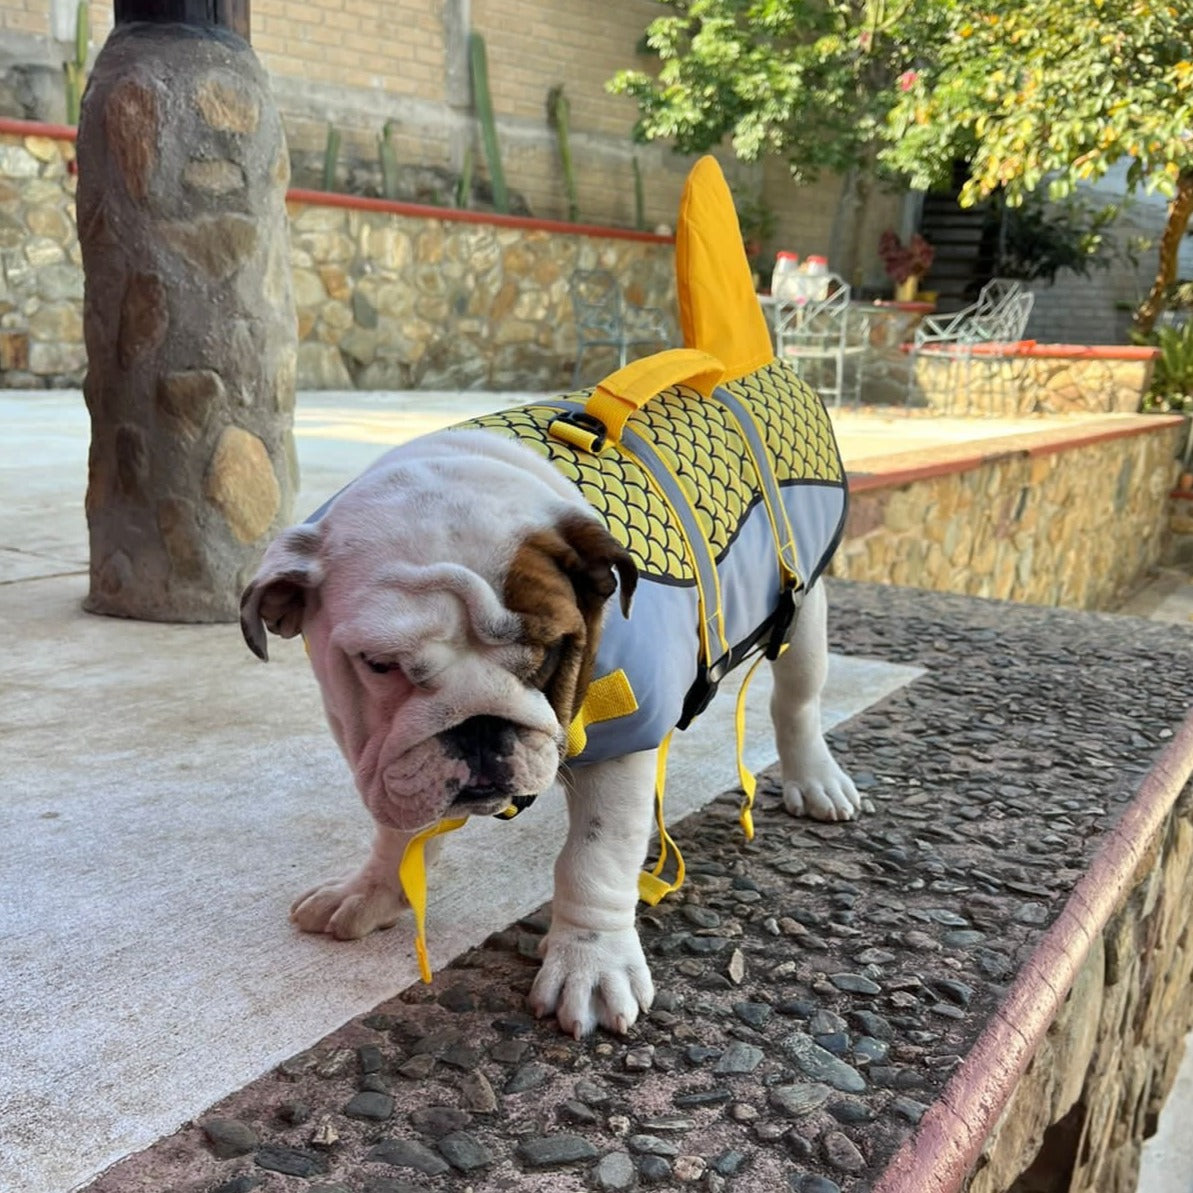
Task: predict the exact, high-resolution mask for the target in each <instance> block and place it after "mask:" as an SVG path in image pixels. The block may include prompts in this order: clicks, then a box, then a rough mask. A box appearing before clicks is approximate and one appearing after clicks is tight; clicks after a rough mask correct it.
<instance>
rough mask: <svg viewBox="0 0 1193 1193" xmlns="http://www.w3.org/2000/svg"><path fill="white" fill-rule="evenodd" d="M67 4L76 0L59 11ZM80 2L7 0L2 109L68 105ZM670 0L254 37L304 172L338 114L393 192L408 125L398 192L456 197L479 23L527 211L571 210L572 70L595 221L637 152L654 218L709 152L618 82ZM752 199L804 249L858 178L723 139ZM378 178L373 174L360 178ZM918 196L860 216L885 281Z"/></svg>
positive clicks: (323, 5)
mask: <svg viewBox="0 0 1193 1193" xmlns="http://www.w3.org/2000/svg"><path fill="white" fill-rule="evenodd" d="M88 3H89V8H90V13H91V30H92V46H93V48H94V50H96V51H98V50H99V48H100V47H101V46H102V45H103V42H104V38H105V37H106V36H107V34H108V31H109V30H110V28H111V23H112V5H111V3H110V0H88ZM53 10H60V11H59V12H57V13H56V12H55V11H53ZM74 11H75V0H0V116H11V117H17V118H23V119H27V120H49V121H61V120H63V119H64V118H65V115H64V101H63V85H62V63H63V62H64V60H65V59H66V58H67V57H69V56H70V55H71V53H72V51H73V45H72V43H73V36H74ZM659 12H660V9H659V6H658V5H657V4H655V3H654V2H653V0H606V2H605V3H602V4H592V3H591V2H590V0H550V2H547V0H442V2H441V3H437V4H434V5H428V4H425V3H419V2H417V0H389V2H388V3H382V2H381V0H255V2H254V3H253V5H252V35H253V36H252V41H253V48H254V50H255V52H256V54H257V56H258V57H259V59H260V61H261V64H262V65H263V66H264V67H265V69H266V71H267V72H268V74H269V77H270V84H271V88H272V90H273V93H274V97H275V100H276V102H277V105H278V108H279V110H280V111H281V113H282V115H283V119H284V121H285V126H286V136H287V140H288V141H289V144H290V147H291V149H292V150H293V151H294V171H293V176H294V179H295V185H301V186H307V185H317V183H316V181H315V180H316V179H317V178H318V177H319V175H320V174H321V170H322V158H323V151H324V146H325V144H326V140H327V133H328V128H329V126H334V127H335V128H336V129H337V130H338V131H339V132H340V134H341V153H340V160H339V167H338V169H337V186H339V187H341V188H344V189H349V188H350V189H352V190H353V193H357V194H379V193H380V191H379V190H378V189H377V188H378V186H379V184H380V170H379V168H378V164H377V163H378V150H377V137H378V134H379V133H380V132H381V129H382V126H383V125H386V124H388V125H389V126H390V128H391V130H392V134H391V141H392V144H393V146H394V148H395V151H396V155H397V160H398V165H399V191H398V196H397V197H399V198H402V199H406V200H409V201H420V202H436V201H438V202H443V201H447V199H448V197H449V196H450V195H451V193H452V189H453V186H454V183H455V180H456V179H457V178H458V177H459V175H460V173H461V167H462V165H463V162H464V156H465V153H466V152H467V151H468V150H469V149H470V150H471V152H472V165H473V178H474V183H475V195H476V198H477V201H478V202H479V203H480V204H485V203H487V200H488V197H489V195H490V194H491V191H490V187H489V169H488V165H487V163H486V161H485V158H484V152H483V148H482V145H481V138H480V130H479V125H478V122H477V120H476V116H475V113H474V110H473V105H472V98H471V85H470V81H469V68H468V59H467V36H466V35H467V33H468V31H469V30H476V31H477V32H479V33H480V34H482V35H483V36H484V38H485V41H486V46H487V57H488V64H489V79H490V90H491V92H492V96H493V107H494V114H495V118H496V123H497V130H498V137H499V140H500V144H501V152H502V162H503V167H504V171H505V175H506V179H507V182H508V185H509V188H510V192H511V201H512V203H513V206H512V207H511V211H515V212H520V213H522V214H530V215H533V216H535V217H536V218H539V219H562V218H565V217H566V215H567V210H568V197H567V192H566V188H565V185H564V178H563V170H562V168H561V165H560V157H559V147H558V141H557V138H556V134H555V131H554V129H553V128H552V127H551V125H550V123H549V122H548V120H547V115H546V101H547V94H548V92H549V90H550V89H551V88H552V87H553V86H555V85H556V84H561V83H562V84H564V85H565V87H566V92H565V94H566V96H567V98H568V101H569V105H570V120H569V125H570V136H571V144H572V153H573V158H574V161H575V163H576V167H575V173H576V184H577V189H578V192H579V204H580V216H581V219H583V220H585V221H587V222H590V223H595V224H612V225H616V226H621V227H632V226H633V225H634V218H635V208H634V175H633V162H634V159H635V158H637V160H638V163H639V166H640V168H641V171H642V176H643V180H644V206H645V219H646V226H647V227H648V228H653V227H656V226H658V225H660V224H666V225H670V226H673V225H674V222H675V212H676V204H677V203H678V200H679V195H680V190H681V188H682V186H683V181H684V178H685V176H686V174H687V172H688V169H689V168H690V166H691V164H692V162H693V161H694V157H693V156H692V155H687V154H678V153H676V152H675V151H674V150H673V149H672V147H671V146H670V145H669V144H667V143H664V142H658V143H654V144H647V145H643V144H638V143H635V142H634V141H633V140H632V139H631V136H630V134H631V130H632V127H633V124H634V121H635V119H636V105H635V103H634V101H633V100H632V99H630V98H629V97H627V96H624V95H613V94H611V93H610V92H609V91H608V90H607V88H606V86H605V84H606V82H607V81H608V80H609V79H610V78H611V77H612V76H613V75H614V74H615V73H616V72H617V71H618V70H620V69H622V68H634V67H637V68H642V69H646V70H651V69H655V68H657V65H658V59H657V57H655V56H654V55H653V54H640V53H639V52H638V49H637V46H638V43H639V41H640V39H641V38H642V36H643V34H644V32H645V29H646V26H647V24H648V23H649V22H650V21H651V20H652V19H653V18H654V17H656V16H658V15H659ZM723 159H724V160H723V165H724V166H725V169H726V175H727V177H728V179H729V182H730V185H731V187H732V188H733V191H734V193H735V194H736V195H739V196H740V197H741V198H743V199H744V198H754V197H757V196H759V195H762V196H764V197H765V199H766V202H767V204H768V206H769V207H770V208H771V209H772V211H773V212H774V214H775V217H776V227H775V232H774V235H773V237H772V239H771V242H770V243H769V244H767V245H766V246H765V252H766V257H767V266H766V267H767V270H769V261H770V260H773V253H774V252H775V251H776V250H777V249H791V250H794V251H795V252H798V253H800V254H801V255H806V254H808V253H817V252H819V253H824V252H826V251H827V249H828V247H829V241H830V238H831V235H832V227H833V221H834V217H835V213H836V212H837V209H838V205H839V201H840V195H841V181H840V179H839V178H837V177H834V176H832V175H829V174H827V173H826V174H825V175H823V176H822V177H821V178H820V179H818V180H817V181H814V182H806V183H800V184H798V185H797V184H796V183H794V182H793V181H792V178H791V175H790V172H789V171H788V169H787V167H786V164H785V163H784V162H783V161H781V160H779V159H774V160H772V161H771V162H769V163H759V164H754V163H742V162H738V161H737V160H736V158H735V157H734V156H733V154H732V153H731V152H729V151H726V152H725V153H724V154H723ZM362 187H363V188H367V189H358V188H362ZM900 202H901V196H900V195H898V194H897V193H896V192H894V191H891V190H889V189H886V188H881V187H873V188H872V194H871V196H870V198H869V201H868V203H867V205H866V210H865V211H864V212H862V213H861V214H860V216H859V218H858V220H857V223H858V225H859V231H858V233H857V241H858V245H859V246H860V249H861V257H862V261H863V263H864V264H863V269H864V273H865V278H866V280H867V281H868V282H874V283H878V284H881V283H882V279H883V273H882V268H881V265H880V264H879V262H878V254H877V247H878V236H879V234H880V233H881V232H882V230H883V229H884V228H886V227H888V226H891V225H896V224H898V222H899V210H900Z"/></svg>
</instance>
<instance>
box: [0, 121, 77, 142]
mask: <svg viewBox="0 0 1193 1193" xmlns="http://www.w3.org/2000/svg"><path fill="white" fill-rule="evenodd" d="M0 133H9V134H11V135H12V136H14V137H48V138H49V139H50V140H51V141H74V140H76V139H77V137H78V135H79V130H78V129H77V128H72V127H71V126H70V125H69V124H43V123H42V122H41V121H40V120H13V119H12V118H11V117H10V116H0Z"/></svg>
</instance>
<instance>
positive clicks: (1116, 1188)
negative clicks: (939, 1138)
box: [966, 787, 1193, 1193]
mask: <svg viewBox="0 0 1193 1193" xmlns="http://www.w3.org/2000/svg"><path fill="white" fill-rule="evenodd" d="M1139 847H1140V849H1141V851H1142V854H1143V859H1142V861H1141V863H1140V865H1139V867H1138V870H1137V872H1136V881H1135V883H1134V884H1133V886H1132V889H1131V890H1130V892H1129V894H1128V895H1127V897H1126V899H1125V900H1124V901H1123V903H1122V904H1121V906H1120V907H1119V908H1118V910H1117V911H1116V912H1115V914H1114V915H1113V917H1112V918H1111V920H1110V922H1109V923H1108V924H1107V925H1106V927H1105V929H1104V930H1103V931H1102V934H1101V935H1100V936H1099V937H1096V938H1095V939H1094V941H1093V943H1092V946H1091V948H1090V951H1089V955H1088V957H1087V958H1086V960H1085V963H1084V965H1083V966H1082V968H1081V970H1080V972H1079V974H1078V976H1077V980H1076V981H1075V982H1074V984H1073V987H1072V990H1071V991H1070V992H1069V995H1068V998H1067V999H1066V1001H1065V1003H1064V1005H1063V1007H1062V1008H1061V1011H1060V1013H1059V1014H1058V1015H1057V1017H1056V1019H1055V1021H1054V1022H1053V1023H1052V1025H1051V1027H1050V1028H1049V1030H1048V1034H1047V1036H1046V1037H1045V1038H1044V1040H1043V1041H1042V1043H1041V1045H1040V1047H1039V1050H1038V1051H1037V1052H1036V1055H1035V1057H1034V1058H1033V1060H1032V1062H1031V1064H1030V1065H1029V1067H1028V1069H1027V1071H1026V1072H1025V1073H1024V1074H1023V1076H1022V1077H1021V1078H1020V1080H1019V1083H1018V1085H1017V1086H1016V1088H1015V1092H1014V1094H1013V1095H1012V1097H1011V1099H1010V1101H1009V1102H1008V1104H1007V1107H1006V1109H1005V1110H1004V1111H1003V1114H1002V1117H1001V1119H1000V1121H999V1123H998V1126H997V1127H996V1129H995V1130H994V1132H993V1134H992V1135H991V1137H990V1139H989V1140H988V1141H987V1143H986V1146H985V1148H984V1149H983V1152H982V1155H981V1157H980V1158H979V1160H978V1163H977V1165H976V1166H975V1170H974V1174H973V1176H972V1177H971V1179H970V1180H969V1182H968V1183H967V1185H966V1193H1005V1191H1006V1190H1010V1189H1015V1190H1022V1191H1023V1193H1033V1191H1035V1190H1046V1189H1047V1190H1051V1189H1058V1190H1059V1189H1064V1190H1066V1191H1067V1193H1135V1191H1136V1187H1137V1182H1138V1177H1139V1158H1140V1149H1141V1147H1142V1144H1143V1141H1144V1140H1145V1139H1146V1138H1148V1137H1149V1136H1150V1135H1152V1134H1153V1133H1154V1131H1155V1127H1156V1120H1157V1118H1158V1117H1159V1113H1160V1109H1161V1107H1162V1106H1163V1104H1164V1099H1165V1097H1166V1096H1167V1094H1168V1091H1169V1089H1170V1088H1171V1087H1172V1083H1173V1081H1174V1080H1175V1078H1176V1073H1177V1069H1178V1068H1179V1067H1180V1063H1181V1058H1182V1056H1183V1054H1184V1041H1185V1037H1186V1035H1187V1034H1188V1032H1189V1030H1190V1028H1193V947H1190V940H1189V908H1190V907H1191V906H1193V788H1190V787H1187V788H1186V789H1185V792H1184V795H1183V796H1182V798H1181V799H1180V800H1179V801H1178V802H1177V804H1176V805H1175V807H1174V808H1173V809H1172V811H1171V812H1170V813H1169V815H1168V817H1167V819H1166V821H1165V823H1164V824H1163V826H1162V828H1161V830H1160V832H1159V833H1157V834H1156V836H1155V837H1154V838H1153V839H1152V840H1150V841H1147V842H1140V843H1139ZM1142 1193H1146V1190H1144V1191H1142Z"/></svg>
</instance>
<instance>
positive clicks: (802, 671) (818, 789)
mask: <svg viewBox="0 0 1193 1193" xmlns="http://www.w3.org/2000/svg"><path fill="white" fill-rule="evenodd" d="M827 622H828V601H827V600H826V599H825V593H824V585H823V584H820V583H816V584H814V585H812V587H811V588H810V589H808V591H807V593H806V594H805V596H804V601H803V605H802V606H801V608H800V610H799V613H798V615H797V616H796V618H795V621H794V623H793V624H792V627H791V630H790V632H789V633H788V636H787V643H788V646H787V650H786V651H784V653H783V654H782V655H780V656H779V658H777V659H776V660H775V662H774V663H773V665H772V666H773V669H774V677H775V686H774V691H773V693H772V695H771V703H770V713H771V720H772V721H773V722H774V726H775V744H776V745H777V746H778V749H779V761H780V763H781V765H782V775H783V804H784V806H785V807H786V808H787V811H788V812H790V813H791V814H792V815H793V816H811V817H813V818H814V819H816V820H852V819H853V818H854V817H855V816H856V815H857V814H858V811H859V809H860V808H861V799H860V797H859V796H858V793H857V789H856V788H855V787H854V785H853V780H852V779H851V778H850V777H849V776H848V775H847V774H846V773H845V772H844V771H843V770H842V769H841V768H840V767H839V766H838V765H837V762H836V759H834V758H833V756H832V754H831V753H830V752H829V748H828V745H827V743H826V742H825V740H824V734H823V733H822V732H821V729H820V692H821V689H822V688H823V687H824V681H825V679H826V677H827V675H828V629H827Z"/></svg>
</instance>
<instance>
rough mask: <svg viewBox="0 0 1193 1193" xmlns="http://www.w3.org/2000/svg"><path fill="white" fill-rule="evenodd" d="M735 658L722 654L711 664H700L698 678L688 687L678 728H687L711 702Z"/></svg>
mask: <svg viewBox="0 0 1193 1193" xmlns="http://www.w3.org/2000/svg"><path fill="white" fill-rule="evenodd" d="M732 666H733V660H732V658H731V657H730V656H729V655H728V654H724V655H722V656H721V657H720V658H719V659H717V661H716V662H715V663H712V664H711V665H710V666H707V667H706V666H705V665H704V664H703V663H701V664H700V666H699V668H698V669H697V671H696V680H695V682H694V683H693V684H692V686H691V687H690V688H689V689H688V694H687V695H686V696H685V697H684V701H683V712H681V713H680V715H679V721H678V722H677V724H676V726H675V727H676V729H686V728H687V727H688V726H689V725H690V724H691V723H692V722H693V721H694V720H695V719H696V718H697V717H698V716H699V715H700V714H701V713H702V712H703V711H704V710H705V709H706V708H707V707H708V706H709V705H710V704H711V703H712V698H713V697H714V696H715V695H716V694H717V688H719V687H720V686H721V680H723V679H724V678H725V676H726V675H728V674H729V671H730V669H731V668H732Z"/></svg>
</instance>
